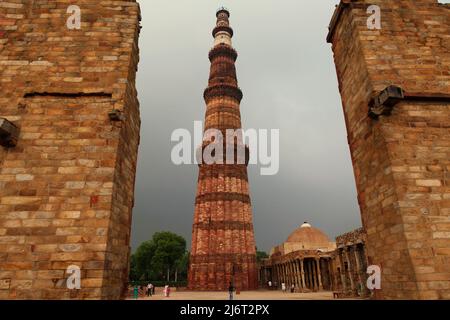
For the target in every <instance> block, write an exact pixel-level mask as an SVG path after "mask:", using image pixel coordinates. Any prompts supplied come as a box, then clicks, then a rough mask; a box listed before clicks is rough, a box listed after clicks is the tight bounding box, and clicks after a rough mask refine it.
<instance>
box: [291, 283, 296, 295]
mask: <svg viewBox="0 0 450 320" xmlns="http://www.w3.org/2000/svg"><path fill="white" fill-rule="evenodd" d="M291 293H295V284H292V286H291Z"/></svg>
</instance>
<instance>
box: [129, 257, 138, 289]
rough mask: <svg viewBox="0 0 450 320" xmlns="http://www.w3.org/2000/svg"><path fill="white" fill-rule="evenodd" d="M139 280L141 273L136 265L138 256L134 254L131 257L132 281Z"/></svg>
mask: <svg viewBox="0 0 450 320" xmlns="http://www.w3.org/2000/svg"><path fill="white" fill-rule="evenodd" d="M137 280H139V272H138V269H137V265H136V255H134V254H132V255H131V257H130V281H131V282H132V281H137Z"/></svg>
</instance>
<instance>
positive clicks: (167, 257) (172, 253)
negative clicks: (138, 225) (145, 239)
mask: <svg viewBox="0 0 450 320" xmlns="http://www.w3.org/2000/svg"><path fill="white" fill-rule="evenodd" d="M152 241H153V244H154V246H155V251H154V256H153V260H152V267H154V268H155V270H157V271H160V272H164V271H165V272H167V277H166V279H165V280H166V281H170V273H171V271H172V272H175V270H176V267H177V264H178V263H179V261H180V259H182V257H183V255H184V254H185V252H186V240H185V239H184V238H183V237H181V236H179V235H177V234H174V233H172V232H158V233H155V234H154V235H153V239H152Z"/></svg>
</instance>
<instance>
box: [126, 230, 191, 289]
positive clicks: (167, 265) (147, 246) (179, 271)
mask: <svg viewBox="0 0 450 320" xmlns="http://www.w3.org/2000/svg"><path fill="white" fill-rule="evenodd" d="M188 259H189V258H188V254H187V252H186V240H185V239H184V238H183V237H181V236H179V235H177V234H174V233H172V232H167V231H165V232H158V233H155V234H154V235H153V237H152V239H151V240H148V241H145V242H143V243H142V244H141V245H140V246H139V247H138V248H137V250H136V252H135V253H134V254H133V255H132V256H131V261H130V280H132V281H136V280H141V281H143V280H165V281H169V280H170V275H171V274H175V278H177V276H178V275H185V274H187V264H188V262H187V261H188ZM184 269H186V270H184Z"/></svg>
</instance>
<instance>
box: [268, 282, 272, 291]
mask: <svg viewBox="0 0 450 320" xmlns="http://www.w3.org/2000/svg"><path fill="white" fill-rule="evenodd" d="M268 285H269V290H272V281H269V283H268Z"/></svg>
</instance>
